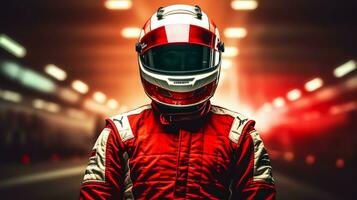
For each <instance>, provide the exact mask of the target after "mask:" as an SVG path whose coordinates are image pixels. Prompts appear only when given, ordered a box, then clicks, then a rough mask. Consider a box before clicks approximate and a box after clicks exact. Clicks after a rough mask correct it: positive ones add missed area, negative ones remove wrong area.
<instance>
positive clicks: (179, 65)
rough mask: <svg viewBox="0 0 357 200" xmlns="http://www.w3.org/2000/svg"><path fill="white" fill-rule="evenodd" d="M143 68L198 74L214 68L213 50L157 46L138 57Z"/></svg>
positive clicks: (187, 46)
mask: <svg viewBox="0 0 357 200" xmlns="http://www.w3.org/2000/svg"><path fill="white" fill-rule="evenodd" d="M140 59H141V62H142V63H143V64H144V66H145V67H147V68H149V69H152V70H155V71H164V72H177V73H185V72H198V71H202V70H206V69H209V68H211V67H214V66H213V65H214V64H213V63H215V62H214V50H213V49H211V48H209V47H206V46H203V45H197V44H168V45H162V46H157V47H154V48H152V49H149V50H148V51H146V52H145V53H144V54H143V55H141V56H140Z"/></svg>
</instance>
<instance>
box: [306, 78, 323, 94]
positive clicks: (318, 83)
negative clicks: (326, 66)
mask: <svg viewBox="0 0 357 200" xmlns="http://www.w3.org/2000/svg"><path fill="white" fill-rule="evenodd" d="M323 84H324V82H323V80H322V79H321V78H314V79H312V80H310V81H308V82H307V83H305V90H306V91H308V92H312V91H314V90H317V89H319V88H320V87H322V85H323Z"/></svg>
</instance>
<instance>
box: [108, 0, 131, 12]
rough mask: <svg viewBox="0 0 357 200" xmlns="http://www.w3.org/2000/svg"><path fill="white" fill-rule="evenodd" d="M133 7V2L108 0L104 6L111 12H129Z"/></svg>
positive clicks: (128, 0) (129, 0)
mask: <svg viewBox="0 0 357 200" xmlns="http://www.w3.org/2000/svg"><path fill="white" fill-rule="evenodd" d="M132 5H133V2H132V1H131V0H107V1H105V3H104V6H105V7H106V8H107V9H110V10H127V9H130V8H131V7H132Z"/></svg>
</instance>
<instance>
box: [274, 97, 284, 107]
mask: <svg viewBox="0 0 357 200" xmlns="http://www.w3.org/2000/svg"><path fill="white" fill-rule="evenodd" d="M273 105H274V106H275V107H276V108H280V107H283V106H284V105H285V100H284V99H283V98H282V97H278V98H276V99H274V100H273Z"/></svg>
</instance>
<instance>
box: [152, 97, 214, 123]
mask: <svg viewBox="0 0 357 200" xmlns="http://www.w3.org/2000/svg"><path fill="white" fill-rule="evenodd" d="M151 105H152V108H153V110H154V111H155V113H156V114H157V115H158V116H159V119H160V123H161V124H163V125H177V124H184V123H187V122H192V121H200V120H202V119H204V118H205V117H206V116H207V114H208V112H209V111H210V110H211V102H210V101H206V102H204V103H202V104H199V105H197V106H192V107H188V108H173V107H170V106H165V105H162V104H159V103H156V102H154V101H153V102H151Z"/></svg>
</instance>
